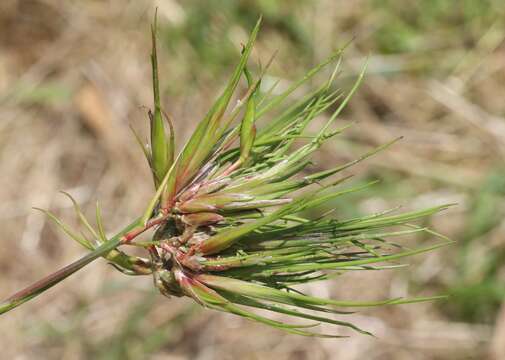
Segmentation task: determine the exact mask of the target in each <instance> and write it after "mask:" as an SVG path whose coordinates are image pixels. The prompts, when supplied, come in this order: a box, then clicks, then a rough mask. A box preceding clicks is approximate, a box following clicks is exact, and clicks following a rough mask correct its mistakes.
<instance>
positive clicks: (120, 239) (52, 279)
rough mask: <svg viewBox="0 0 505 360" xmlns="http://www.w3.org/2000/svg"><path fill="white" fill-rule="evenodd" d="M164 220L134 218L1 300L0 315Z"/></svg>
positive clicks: (159, 218) (164, 218) (160, 218)
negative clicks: (85, 251)
mask: <svg viewBox="0 0 505 360" xmlns="http://www.w3.org/2000/svg"><path fill="white" fill-rule="evenodd" d="M164 220H166V216H160V217H157V218H154V219H152V220H150V221H148V222H147V224H146V225H141V222H140V219H137V220H135V221H134V222H133V223H132V224H130V225H128V226H127V227H126V228H124V229H123V230H122V231H120V232H119V233H118V234H116V235H115V236H113V237H112V238H111V239H109V240H108V241H106V242H104V243H103V244H101V245H100V246H99V247H97V248H96V249H95V250H93V251H92V252H90V253H89V254H87V255H85V256H83V257H82V258H80V259H79V260H77V261H75V262H73V263H71V264H69V265H67V266H65V267H63V268H61V269H60V270H58V271H56V272H54V273H52V274H50V275H47V276H46V277H44V278H42V279H40V280H39V281H37V282H35V283H33V284H32V285H30V286H28V287H26V288H24V289H23V290H20V291H18V292H17V293H15V294H14V295H12V296H10V297H9V298H7V299H6V300H4V301H3V302H1V303H0V315H1V314H4V313H6V312H8V311H10V310H12V309H14V308H16V307H18V306H19V305H21V304H23V303H25V302H27V301H29V300H31V299H33V298H34V297H36V296H38V295H40V294H41V293H43V292H44V291H46V290H48V289H50V288H51V287H53V286H54V285H56V284H58V283H59V282H60V281H62V280H64V279H66V278H67V277H69V276H70V275H72V274H73V273H75V272H77V271H78V270H80V269H82V268H83V267H85V266H86V265H88V264H89V263H91V262H93V261H94V260H96V259H97V258H99V257H101V256H103V255H105V254H107V253H108V252H110V251H111V250H113V249H115V248H116V247H118V246H120V245H122V244H127V243H129V242H131V241H132V240H133V239H134V238H135V237H137V236H138V235H140V234H141V233H143V232H144V231H146V230H147V229H149V228H151V227H153V226H155V225H158V224H160V223H161V222H163V221H164Z"/></svg>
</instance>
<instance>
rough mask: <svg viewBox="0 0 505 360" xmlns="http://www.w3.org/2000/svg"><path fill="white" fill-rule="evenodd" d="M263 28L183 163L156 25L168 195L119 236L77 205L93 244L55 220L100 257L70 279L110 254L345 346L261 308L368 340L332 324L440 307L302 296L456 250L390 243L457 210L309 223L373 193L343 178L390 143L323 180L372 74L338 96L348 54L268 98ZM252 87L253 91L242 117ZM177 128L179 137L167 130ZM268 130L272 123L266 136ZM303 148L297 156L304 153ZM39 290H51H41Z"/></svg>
mask: <svg viewBox="0 0 505 360" xmlns="http://www.w3.org/2000/svg"><path fill="white" fill-rule="evenodd" d="M259 25H260V21H258V24H257V25H256V27H255V28H254V30H253V31H252V34H251V36H250V38H249V41H248V42H247V44H246V45H244V46H243V49H242V53H241V57H240V61H239V64H238V65H237V67H236V69H235V71H234V73H233V75H232V77H231V79H230V80H229V83H228V84H227V86H226V88H225V90H224V91H223V93H222V95H221V96H220V97H219V98H218V99H217V101H216V102H215V103H214V105H213V106H212V108H211V109H210V111H209V112H208V113H207V115H206V116H205V118H204V119H203V120H202V121H201V122H200V123H199V124H198V126H197V128H196V130H195V131H194V133H193V135H192V136H191V137H190V139H189V140H188V142H187V143H186V145H185V146H184V147H183V148H182V150H181V152H180V153H179V155H178V156H177V157H175V156H174V151H175V136H174V128H173V125H172V120H171V119H170V118H169V117H168V116H167V115H166V114H165V112H164V111H163V110H162V107H161V105H160V91H159V79H158V69H157V61H158V60H157V55H156V24H155V25H154V26H153V29H152V30H153V33H152V35H153V37H152V39H153V53H152V67H153V89H154V109H153V110H152V111H150V112H149V117H150V124H151V141H150V144H149V145H147V144H145V143H144V142H143V141H142V140H141V138H140V136H138V135H137V134H136V137H137V140H138V141H139V144H140V145H141V147H142V150H143V152H144V154H145V156H146V158H147V161H148V163H149V166H150V168H151V170H152V174H153V180H154V184H155V188H156V194H155V195H154V197H153V199H152V200H151V202H150V204H149V206H148V207H147V209H146V211H145V213H144V215H143V216H142V217H141V218H140V219H138V220H136V221H135V222H134V223H133V224H131V225H130V226H129V227H127V228H126V229H125V230H124V231H122V232H121V233H119V234H118V235H116V236H114V237H112V238H107V236H106V235H105V231H104V230H103V226H102V221H101V217H100V211H99V208H97V220H96V222H97V229H94V228H93V227H92V226H91V225H90V223H89V222H88V221H87V220H86V218H85V217H84V216H83V215H82V213H81V211H80V210H79V209H78V207H77V205H76V204H75V202H74V205H76V210H77V212H78V214H79V218H80V219H81V221H82V224H83V225H84V226H85V227H86V228H87V229H88V232H89V233H90V234H91V235H92V237H93V238H94V239H92V240H89V239H88V238H86V237H85V236H81V235H79V234H78V233H76V232H74V231H72V230H71V229H70V228H68V227H67V226H66V225H64V224H62V223H61V222H60V221H59V220H58V219H56V217H54V215H52V214H50V213H48V214H49V216H51V218H52V219H53V220H55V221H56V222H57V223H58V224H59V225H61V226H62V227H63V229H64V231H66V232H67V234H69V235H71V236H72V237H73V238H74V239H76V240H77V241H79V242H80V243H81V244H82V245H84V246H85V247H87V248H88V249H90V250H92V253H91V254H92V255H88V256H87V258H86V259H87V260H85V261H81V263H79V264H78V266H75V267H73V268H72V269H71V270H70V271H69V272H68V274H70V273H72V272H73V271H76V270H78V269H79V268H81V267H82V266H84V265H85V264H87V263H89V262H90V261H92V260H94V259H95V258H97V257H99V256H104V257H105V258H107V259H108V260H109V261H110V262H111V263H112V264H113V265H114V266H115V267H116V268H117V269H118V270H120V271H122V272H124V273H126V274H133V275H139V274H141V275H152V276H153V278H154V283H155V285H156V286H157V288H158V289H159V290H160V291H161V293H163V294H164V295H167V296H170V295H175V296H188V297H191V298H193V299H194V300H195V301H196V302H197V303H199V304H201V305H203V306H205V307H209V308H212V309H217V310H220V311H224V312H229V313H233V314H237V315H240V316H243V317H246V318H249V319H252V320H255V321H259V322H262V323H265V324H268V325H271V326H274V327H277V328H280V329H283V330H285V331H288V332H291V333H296V334H300V335H310V336H314V335H316V336H336V335H326V334H321V333H316V332H312V331H309V330H307V328H308V327H312V326H314V323H310V324H302V325H291V324H286V323H283V322H280V321H277V320H273V319H270V318H268V317H265V316H262V315H259V314H258V313H257V312H255V311H254V310H255V309H260V310H268V311H271V312H274V313H280V314H284V315H289V316H292V317H295V318H301V319H308V320H312V321H315V322H316V324H317V323H328V324H334V325H340V326H344V327H349V328H351V329H354V330H357V331H359V332H362V333H367V332H366V331H363V330H361V329H358V328H357V327H356V326H354V325H353V324H351V323H349V322H346V321H342V320H336V319H335V318H334V315H332V314H337V315H341V316H343V314H347V312H345V311H342V309H343V308H347V307H363V306H376V305H383V304H399V303H408V302H417V301H425V300H429V299H433V297H432V298H415V299H389V300H384V301H375V302H373V301H372V302H356V301H347V300H335V299H323V298H318V297H313V296H308V295H305V294H303V293H301V292H300V291H298V290H294V289H293V286H294V285H298V284H306V283H309V282H314V281H322V280H326V279H329V278H331V277H334V276H335V275H340V274H343V273H345V272H347V271H355V270H380V269H390V268H394V267H397V266H401V265H398V264H391V263H389V264H388V262H391V261H394V260H397V259H401V258H404V257H407V256H411V255H414V254H418V253H422V252H425V251H429V250H432V249H435V248H437V247H440V246H443V245H445V244H446V243H447V241H444V242H443V243H441V244H437V245H434V246H430V247H427V248H422V249H417V250H405V249H403V248H402V247H401V246H398V245H392V244H390V243H389V242H388V239H389V238H393V237H401V236H407V235H409V234H414V233H420V232H429V233H430V234H432V235H436V236H439V235H438V234H436V233H434V232H433V231H431V230H428V229H426V228H423V227H418V226H416V225H413V224H411V222H412V221H414V220H416V219H418V218H422V217H425V216H428V215H431V214H433V213H435V212H438V211H440V210H442V209H444V208H445V207H446V206H439V207H434V208H430V209H425V210H421V211H417V212H410V213H401V214H393V213H392V212H383V213H379V214H373V215H370V216H366V217H360V218H353V219H343V220H342V219H335V218H332V217H331V214H327V215H326V216H321V217H319V218H315V219H309V218H306V217H303V216H302V214H308V213H311V212H312V210H315V209H317V208H318V207H320V206H321V205H323V204H325V203H328V202H330V201H334V200H335V199H337V198H339V197H341V196H343V195H344V194H347V193H350V192H354V191H358V190H360V189H362V188H363V186H359V187H350V188H346V187H343V186H342V183H343V182H344V181H345V180H347V179H348V178H349V177H348V176H347V177H346V176H341V175H339V174H340V173H341V172H342V171H343V170H344V169H347V168H349V167H350V166H352V165H353V164H355V163H356V162H358V161H361V160H363V159H365V158H367V157H369V156H371V155H373V154H375V153H376V152H377V151H379V150H382V149H383V148H385V147H387V146H389V145H390V144H386V145H384V146H382V147H379V148H377V149H374V150H373V151H371V152H369V153H367V154H364V155H362V156H361V157H359V158H358V159H356V160H355V161H352V162H350V163H347V164H343V165H338V166H336V167H333V168H330V169H328V170H324V171H319V172H312V173H311V172H310V168H311V160H310V158H311V155H312V154H313V153H314V152H315V151H317V150H318V149H319V148H320V147H321V146H322V145H323V143H324V142H326V141H328V140H329V139H331V138H333V137H334V136H336V135H337V134H339V133H341V132H342V131H343V130H344V129H343V128H341V129H335V128H334V125H333V123H334V120H335V119H336V117H337V116H338V115H339V113H340V112H341V111H342V109H343V108H344V107H345V105H346V104H347V102H348V101H349V99H350V98H351V96H352V95H353V93H354V92H355V91H356V89H357V88H358V86H359V84H360V82H361V80H362V78H363V74H364V69H363V72H362V73H361V74H360V75H359V77H358V79H357V81H356V82H355V84H354V86H353V87H352V88H351V90H350V91H349V92H348V93H347V94H344V93H342V92H340V91H338V90H333V85H332V82H333V80H334V78H335V77H336V75H337V74H338V69H339V64H340V59H341V53H342V52H341V51H337V52H335V53H334V54H332V56H330V57H329V58H328V59H327V60H326V61H324V62H323V63H322V64H320V65H318V66H316V67H315V68H314V69H312V70H311V71H309V72H308V73H307V74H306V75H305V76H304V77H303V78H302V79H301V80H299V81H297V82H295V83H293V84H292V85H291V86H290V87H288V88H287V89H286V90H285V91H284V92H281V93H279V94H277V95H272V91H265V92H262V91H261V86H260V84H261V78H262V76H263V74H264V72H265V70H266V68H267V67H268V66H266V67H265V68H263V69H260V70H261V71H260V75H259V76H258V78H256V79H255V78H254V77H253V75H252V74H251V73H250V71H249V69H248V59H249V56H250V53H251V50H252V46H253V43H254V41H255V38H256V35H257V33H258V29H259ZM331 63H335V64H336V66H335V70H334V71H333V73H332V74H331V76H329V78H328V80H327V81H326V82H325V83H324V84H323V85H322V86H320V87H319V88H317V89H316V90H314V91H312V92H311V93H309V94H308V95H306V96H304V97H302V98H299V99H297V100H290V98H291V96H290V95H291V94H292V93H293V92H294V91H295V90H296V89H297V88H299V87H300V86H301V85H303V84H305V83H307V82H308V80H309V79H311V78H312V77H313V76H314V75H315V74H317V73H319V72H320V71H321V70H322V69H324V68H325V67H326V66H327V65H328V64H331ZM242 77H244V78H245V82H246V83H247V90H244V91H243V95H242V97H241V98H240V99H239V100H238V101H236V102H235V104H234V106H233V107H231V106H230V104H231V103H232V100H233V98H234V96H236V95H235V93H236V92H237V91H236V89H237V88H238V85H239V82H240V80H241V78H242ZM330 109H333V112H332V113H331V115H330V116H329V119H327V120H326V122H325V123H323V124H322V125H321V126H320V129H319V130H318V131H317V132H316V133H314V134H307V133H306V128H307V126H308V125H309V123H311V122H312V121H313V120H315V119H318V118H321V116H320V115H321V114H323V113H328V111H329V110H330ZM167 124H168V127H169V131H166V129H165V126H166V125H167ZM257 124H264V125H263V126H258V130H257V129H256V125H257ZM295 142H296V144H297V146H293V145H294V143H295ZM370 185H372V183H370V184H367V185H365V186H370ZM149 228H152V229H154V230H155V231H154V235H153V237H152V239H151V241H144V242H140V241H136V240H135V238H136V236H137V235H139V234H140V233H142V232H144V231H145V230H147V229H149ZM120 245H135V246H141V247H143V248H145V249H146V251H147V252H148V254H149V258H146V259H144V258H138V257H133V256H130V255H127V254H126V253H125V252H123V251H121V250H119V249H118V247H119V246H120ZM68 274H67V273H65V276H68ZM60 277H61V276H60ZM61 278H63V277H61ZM53 281H54V279H53ZM39 290H40V286H39V288H38V289H35V290H34V289H32V292H33V293H35V292H36V291H39ZM22 295H26V293H25V294H22ZM18 298H19V296H18ZM13 299H15V297H12V298H11V299H10V300H11V301H12V300H13ZM337 337H338V336H337Z"/></svg>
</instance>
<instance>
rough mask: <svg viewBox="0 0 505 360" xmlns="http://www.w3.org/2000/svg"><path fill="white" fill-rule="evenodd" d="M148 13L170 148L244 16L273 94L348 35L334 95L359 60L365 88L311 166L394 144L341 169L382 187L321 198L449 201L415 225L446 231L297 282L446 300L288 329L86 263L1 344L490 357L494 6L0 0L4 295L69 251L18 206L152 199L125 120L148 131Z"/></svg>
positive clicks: (222, 68) (497, 235) (412, 0)
mask: <svg viewBox="0 0 505 360" xmlns="http://www.w3.org/2000/svg"><path fill="white" fill-rule="evenodd" d="M156 6H158V7H159V22H160V31H159V40H160V44H159V46H160V49H159V57H160V62H161V65H160V68H161V69H160V70H161V81H162V90H163V103H164V106H165V108H166V109H167V110H168V112H169V113H170V114H171V115H172V116H173V118H174V119H175V125H176V130H177V131H178V137H177V141H178V143H179V145H180V144H182V143H183V141H184V139H185V138H187V136H188V134H189V133H190V131H191V130H192V129H193V127H194V124H195V123H196V121H198V120H200V119H201V117H202V116H203V115H204V113H205V111H206V109H207V108H208V106H209V105H210V104H211V103H212V100H213V99H214V98H215V96H216V94H217V93H218V92H219V91H220V89H222V87H223V84H224V83H225V80H226V78H227V76H228V74H229V73H230V71H231V69H232V66H233V65H234V64H235V63H236V61H237V58H238V50H239V45H240V43H241V42H243V41H244V40H245V39H246V38H247V34H248V31H249V30H250V29H251V28H252V26H253V25H254V23H255V21H256V20H257V18H258V15H259V14H260V13H261V14H263V15H264V24H263V27H262V30H261V33H260V35H259V39H258V43H257V46H256V49H255V52H254V54H253V59H254V60H255V61H258V59H262V60H263V63H265V62H266V61H267V60H268V58H269V57H270V55H271V54H272V53H273V52H274V51H275V50H279V53H278V55H277V58H276V60H275V62H274V64H273V65H272V67H271V70H270V74H269V77H268V78H266V80H265V81H266V82H273V81H276V80H280V87H281V88H282V87H285V86H287V85H289V83H290V82H291V81H293V80H296V79H297V78H299V77H300V76H302V75H303V73H304V72H305V71H306V70H307V69H308V68H309V67H311V66H313V65H315V64H316V63H318V62H319V61H321V60H322V59H324V57H325V56H327V55H328V54H330V53H331V51H332V50H334V49H335V48H337V47H338V46H339V45H343V44H345V43H346V42H348V41H349V40H352V39H353V41H352V42H351V44H350V45H349V47H348V48H347V51H346V53H345V56H344V61H343V71H342V74H341V76H340V77H339V79H338V80H337V85H338V86H339V87H342V88H344V89H345V88H349V86H350V85H351V84H352V81H353V80H354V79H355V78H356V75H357V73H358V72H359V71H360V69H361V67H362V66H363V64H364V61H365V59H366V57H367V56H369V67H368V72H367V76H366V80H365V83H364V84H363V85H362V87H361V88H360V90H359V92H358V94H357V95H355V96H354V98H353V99H352V101H351V103H350V105H349V106H348V107H347V109H346V111H345V112H344V113H343V115H342V116H341V119H340V122H341V123H347V122H349V121H355V122H356V124H355V125H354V126H353V127H352V128H351V129H350V130H348V131H346V132H345V133H344V134H343V135H342V136H340V137H339V138H337V139H336V140H335V141H333V142H332V143H331V144H328V145H326V146H325V147H324V148H323V151H322V152H321V154H320V155H319V158H318V162H319V163H320V164H321V166H326V165H327V164H330V163H339V162H343V161H346V160H350V159H354V158H356V157H357V156H359V154H361V153H363V152H365V151H366V150H368V149H370V148H371V147H373V146H377V145H379V144H382V143H385V142H387V141H389V140H391V139H393V138H395V137H398V136H401V135H403V136H404V139H403V140H402V141H400V142H399V143H397V144H396V145H394V146H393V147H392V148H391V149H389V150H387V151H385V152H382V153H380V154H379V155H377V156H375V157H373V158H371V159H369V160H367V161H366V162H365V163H364V164H360V165H359V166H358V167H356V168H354V169H353V170H352V171H353V173H355V174H356V180H355V182H360V181H366V180H369V179H372V178H373V179H380V180H381V182H380V183H379V184H378V185H376V186H374V187H372V188H370V189H368V190H366V191H361V192H359V193H356V194H353V195H349V196H347V197H345V198H342V199H340V200H339V201H338V202H335V203H334V204H331V206H332V207H334V208H336V209H337V212H338V213H339V214H342V216H354V215H358V214H366V213H370V212H374V211H379V210H383V209H387V208H391V207H394V206H398V205H401V206H403V208H405V209H410V208H421V207H423V206H430V205H437V204H442V203H447V202H456V203H457V204H458V205H457V206H456V207H454V208H452V209H450V210H449V211H446V212H445V213H444V214H442V215H439V216H435V217H433V218H432V219H430V220H429V221H427V222H426V225H430V226H433V227H434V228H435V229H436V230H437V231H440V232H442V233H444V234H446V235H448V236H449V237H451V238H452V239H454V240H457V244H455V245H453V246H451V247H448V248H445V249H444V250H442V251H436V252H434V253H432V254H428V255H422V256H419V257H416V258H415V259H411V260H410V262H411V264H412V265H411V266H410V267H409V268H406V269H401V270H396V271H384V272H379V273H356V274H352V275H346V276H344V277H342V278H339V279H336V280H335V281H333V282H331V283H329V284H314V285H311V286H310V287H308V288H306V290H307V291H308V292H310V293H313V294H317V295H322V296H332V295H335V294H338V295H339V296H340V297H343V298H346V299H377V298H384V297H387V296H393V297H394V296H404V295H411V294H418V293H423V294H424V293H427V294H439V293H449V294H451V297H450V298H449V300H447V301H443V302H437V303H430V304H415V305H402V306H395V307H382V308H376V309H372V310H367V311H363V312H360V313H358V314H356V315H352V317H353V321H354V322H356V323H357V324H358V325H359V326H360V327H363V328H365V329H367V330H370V331H372V332H373V333H374V334H375V335H376V336H377V338H372V337H368V336H365V335H354V336H353V337H352V338H350V339H345V340H327V339H326V340H324V339H323V340H321V339H312V338H301V337H296V336H294V335H287V334H284V333H282V332H280V331H277V330H273V329H270V328H266V327H265V326H262V325H259V324H255V323H252V322H248V321H246V320H243V319H240V318H237V317H233V316H230V315H223V314H220V313H216V312H213V311H210V310H202V309H200V308H198V307H197V306H195V305H194V304H193V303H192V302H191V301H190V300H188V299H166V298H164V297H162V296H161V295H158V294H157V293H156V292H155V291H154V289H153V287H152V281H151V279H150V278H149V277H143V278H128V277H125V276H123V275H122V274H119V273H117V272H116V271H114V269H113V268H112V267H111V266H109V265H106V263H105V262H104V261H102V260H99V261H97V262H96V263H94V264H91V265H90V266H88V267H87V268H86V269H84V271H81V272H79V273H78V274H77V275H75V276H73V277H71V278H70V279H67V280H66V281H65V282H63V283H62V284H60V285H58V286H57V287H55V288H54V289H52V290H51V291H49V292H47V293H46V294H45V295H43V296H41V297H40V298H37V299H36V300H34V301H32V302H30V303H28V304H26V305H25V306H22V307H20V308H18V309H16V310H15V311H13V312H12V313H9V314H8V315H5V316H3V317H2V318H1V321H0V333H1V334H2V335H1V336H0V348H1V349H2V351H1V353H2V355H1V357H2V358H5V359H9V358H10V359H271V358H275V359H277V360H282V359H342V360H353V359H392V360H396V359H423V360H424V359H505V305H504V304H505V302H504V300H505V220H504V214H505V202H504V201H503V198H504V195H505V164H504V159H505V118H504V117H505V101H504V99H505V72H504V64H505V46H504V38H505V7H504V6H503V1H502V0H479V1H477V0H424V1H421V0H355V1H344V0H340V1H339V0H314V1H302V0H288V1H280V0H279V1H275V0H257V1H254V0H241V1H233V0H219V1H218V0H209V1H197V0H185V1H183V0H179V1H176V0H163V1H157V2H156V1H148V0H130V1H124V0H123V1H119V0H110V1H98V0H95V1H92V0H88V1H63V0H2V1H1V2H0V29H1V30H2V31H1V32H0V166H1V170H0V171H1V174H2V175H1V176H0V199H1V200H0V246H1V250H0V297H5V296H7V295H8V294H10V293H12V292H14V291H15V290H17V289H19V288H21V287H22V286H25V285H27V284H28V283H31V282H33V281H35V280H37V279H38V278H40V277H41V276H42V275H45V274H47V273H49V272H51V271H54V270H56V269H58V268H59V267H61V266H63V265H65V264H67V263H69V262H70V261H72V260H74V259H76V258H77V257H79V256H80V255H82V254H83V253H84V250H83V249H81V248H79V246H78V245H77V244H75V243H73V242H72V241H71V240H70V239H68V238H66V237H65V235H64V234H62V233H60V232H58V231H57V229H55V227H54V226H52V224H50V223H49V222H48V220H47V219H46V218H45V217H44V216H43V215H42V214H41V213H38V212H36V211H34V210H32V208H31V207H32V206H36V207H41V208H46V209H50V210H52V211H54V212H55V213H56V214H57V215H59V216H61V217H62V218H63V219H64V220H65V221H67V222H68V223H69V224H72V225H74V224H76V219H75V215H74V213H73V211H72V208H71V204H70V202H69V201H68V199H66V198H64V196H62V195H61V194H59V193H58V191H59V190H64V191H68V192H69V193H71V194H72V195H73V196H74V197H75V198H76V199H77V200H78V202H79V204H80V205H81V206H82V207H83V209H85V212H86V214H88V215H90V217H91V216H93V211H94V207H95V202H96V201H97V200H98V199H100V202H101V205H102V208H103V217H104V218H105V219H106V220H107V223H106V227H107V230H108V231H110V232H111V233H112V232H113V231H115V230H118V229H119V228H120V227H121V226H123V225H125V224H126V223H128V222H129V221H130V220H131V219H133V218H134V217H136V216H137V215H138V214H139V213H140V211H141V210H142V209H143V206H144V205H145V203H146V200H147V199H148V198H149V196H150V194H151V192H152V189H151V187H152V184H151V180H150V176H149V172H148V169H147V167H146V165H145V164H144V160H143V158H142V154H141V152H140V151H139V149H138V147H137V144H136V143H135V140H134V138H133V137H132V136H131V133H130V130H129V128H128V125H129V124H132V125H133V126H134V127H135V128H137V129H139V131H141V132H142V133H143V134H146V129H147V116H146V109H145V107H146V106H150V105H151V102H152V100H151V80H150V76H151V73H150V63H149V53H150V39H149V26H150V22H151V19H152V15H153V13H154V8H155V7H156ZM325 76H327V74H322V76H321V77H320V78H319V80H320V81H321V80H322V79H323V80H324V77H325ZM315 85H316V83H314V84H308V85H307V86H306V88H305V90H309V89H310V88H313V86H315ZM429 240H430V239H426V238H419V239H416V241H417V242H418V243H419V244H421V243H422V242H425V241H429Z"/></svg>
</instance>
